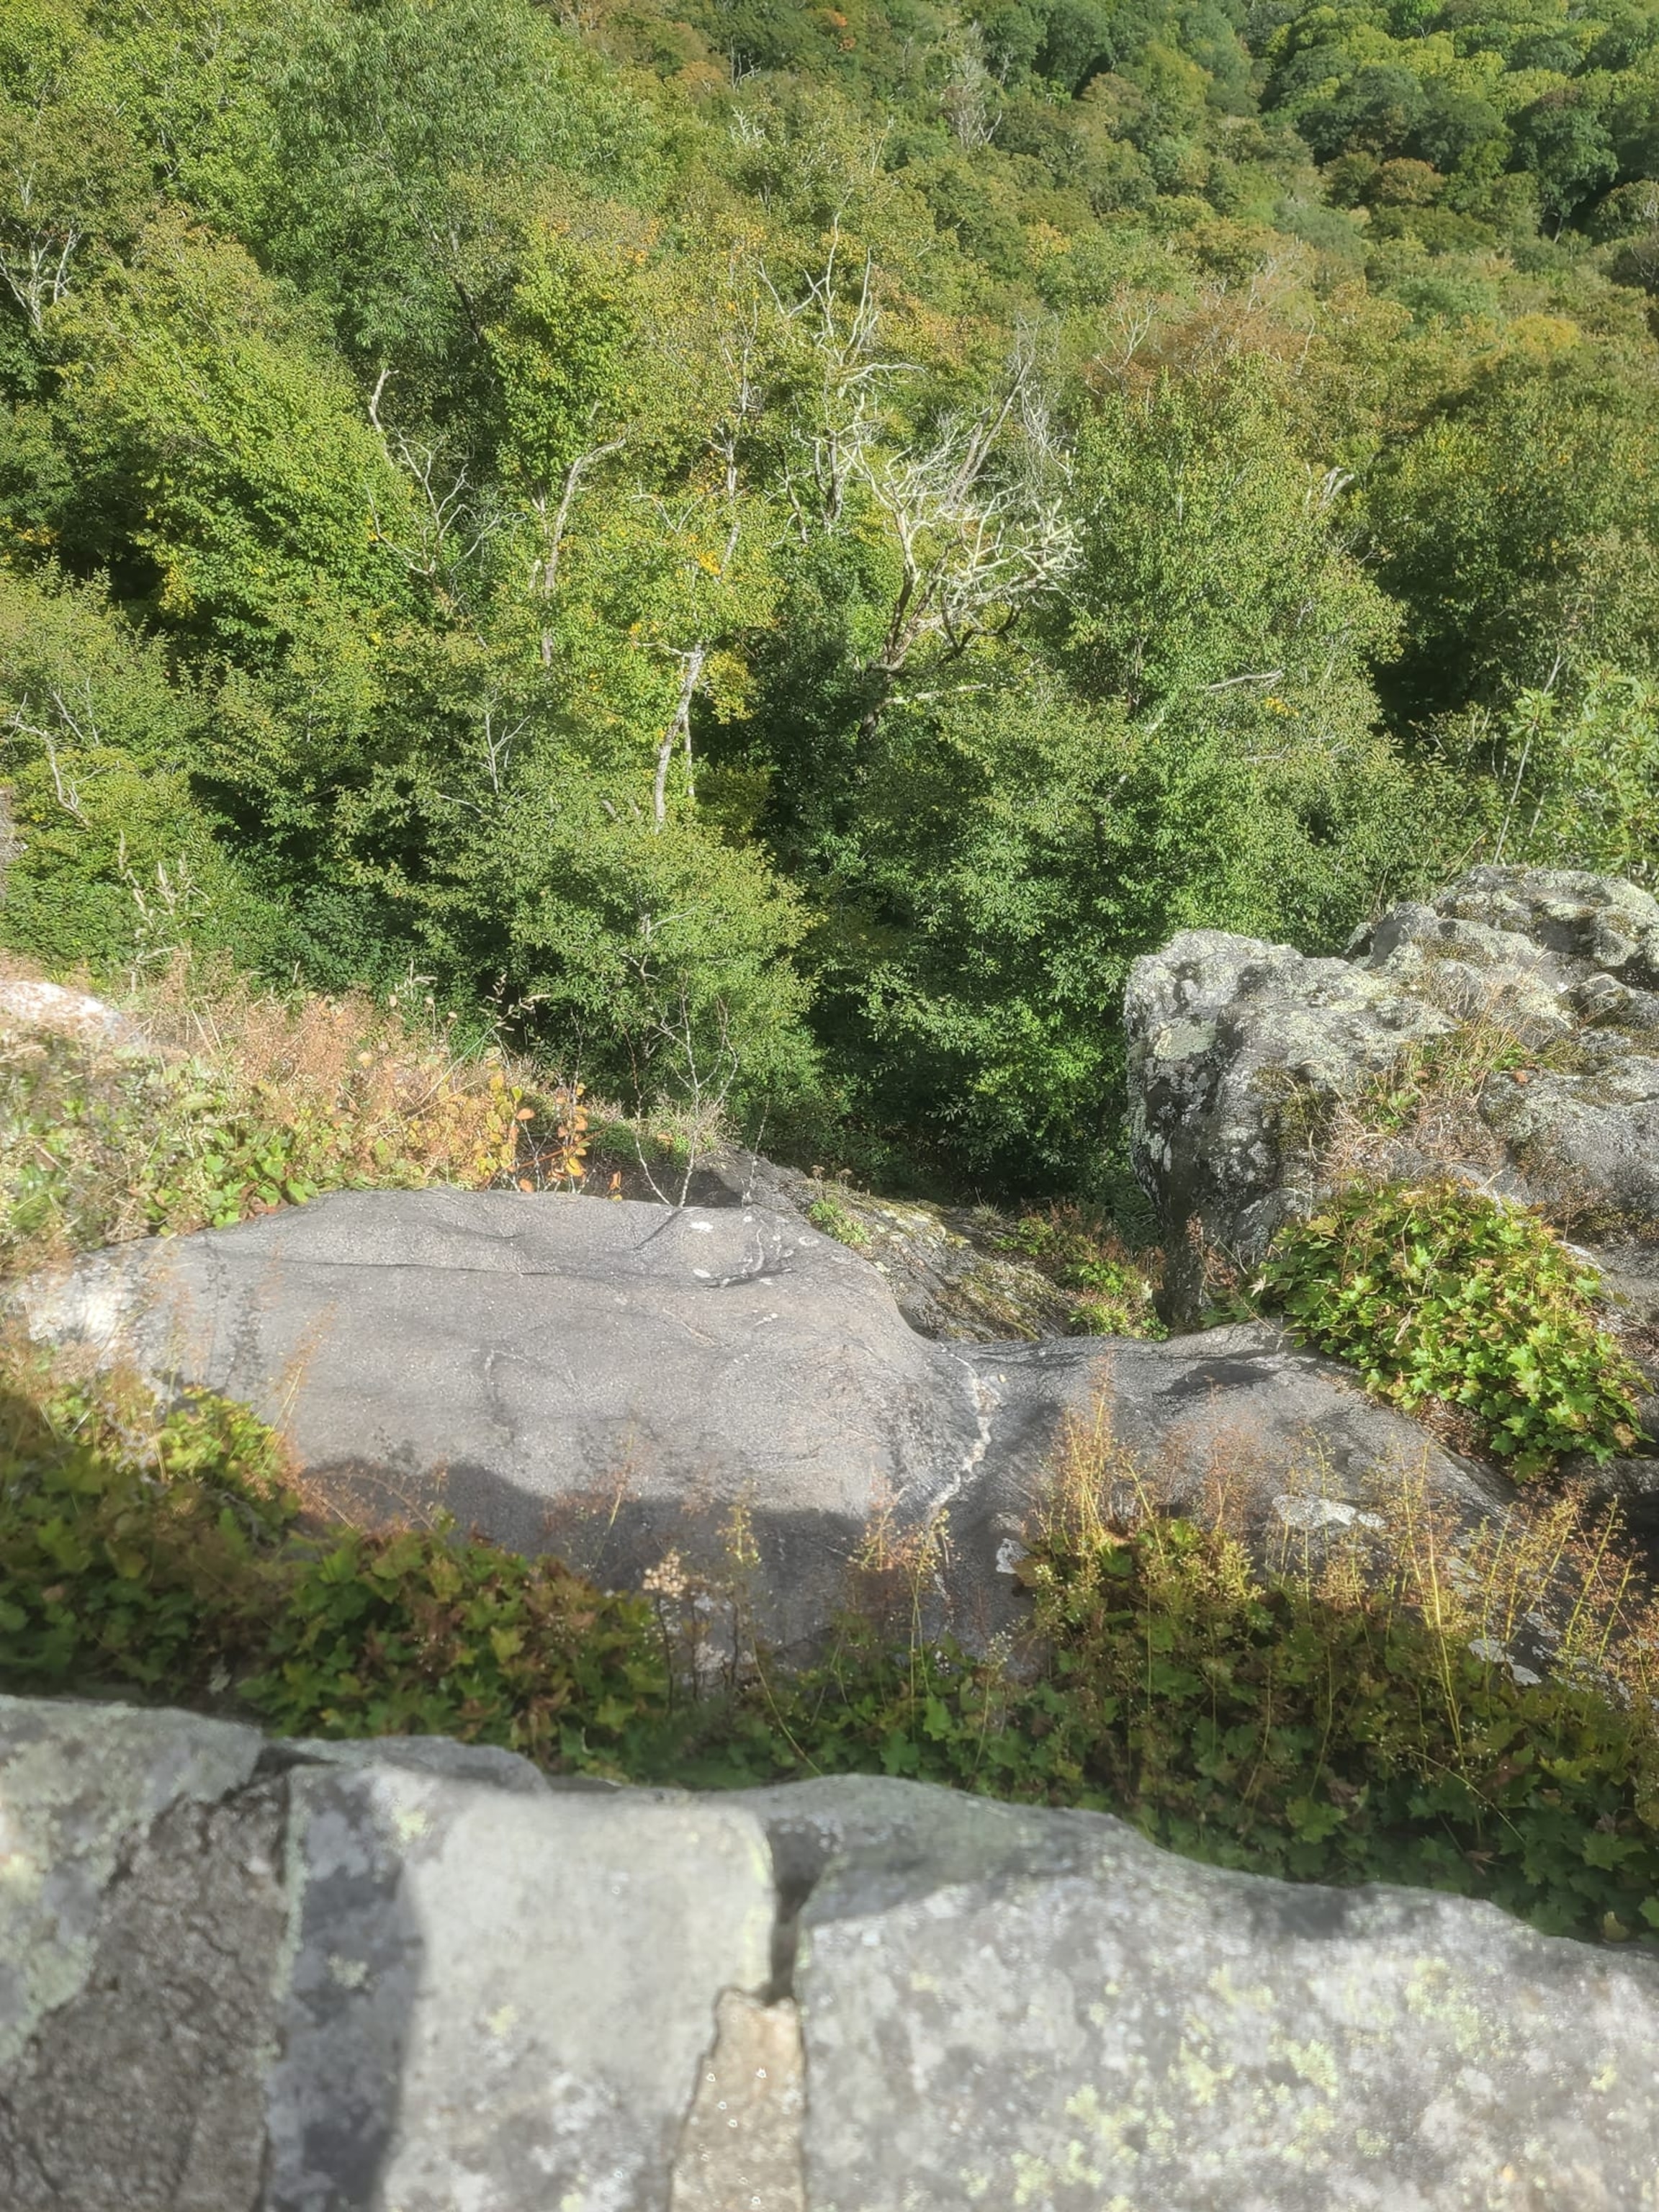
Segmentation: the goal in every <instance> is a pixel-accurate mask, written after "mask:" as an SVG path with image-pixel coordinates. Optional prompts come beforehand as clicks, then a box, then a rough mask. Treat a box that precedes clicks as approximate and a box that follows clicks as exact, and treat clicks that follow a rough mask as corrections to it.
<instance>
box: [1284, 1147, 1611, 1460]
mask: <svg viewBox="0 0 1659 2212" xmlns="http://www.w3.org/2000/svg"><path fill="white" fill-rule="evenodd" d="M1260 1287H1261V1288H1262V1289H1263V1290H1265V1291H1266V1292H1267V1296H1268V1297H1270V1298H1271V1299H1272V1300H1273V1303H1274V1304H1278V1305H1279V1306H1282V1307H1283V1309H1284V1310H1285V1313H1286V1314H1287V1315H1288V1316H1290V1319H1291V1324H1292V1326H1293V1327H1294V1328H1296V1330H1297V1334H1299V1335H1301V1336H1303V1337H1304V1338H1305V1339H1306V1340H1307V1341H1308V1342H1309V1343H1310V1344H1312V1345H1315V1346H1317V1347H1318V1349H1319V1350H1320V1351H1322V1352H1334V1353H1335V1354H1336V1355H1337V1356H1338V1358H1343V1359H1349V1360H1352V1361H1353V1362H1354V1363H1355V1364H1357V1365H1358V1367H1359V1368H1361V1369H1362V1370H1363V1371H1364V1376H1365V1381H1366V1383H1367V1385H1368V1386H1369V1387H1370V1389H1374V1390H1378V1391H1381V1392H1383V1394H1384V1395H1386V1396H1388V1397H1390V1398H1392V1399H1394V1400H1395V1402H1396V1403H1397V1404H1399V1405H1401V1406H1403V1407H1407V1408H1408V1409H1410V1408H1413V1407H1419V1406H1421V1405H1422V1404H1423V1403H1424V1402H1425V1401H1426V1400H1431V1399H1437V1400H1439V1401H1442V1402H1443V1404H1445V1405H1449V1406H1455V1407H1462V1408H1464V1409H1465V1410H1466V1411H1467V1412H1468V1413H1469V1414H1470V1415H1471V1416H1472V1417H1473V1419H1474V1423H1475V1426H1476V1431H1477V1434H1478V1437H1479V1440H1480V1443H1481V1444H1482V1445H1483V1446H1484V1447H1485V1448H1486V1449H1487V1450H1490V1451H1492V1452H1495V1453H1497V1454H1498V1455H1499V1456H1500V1457H1501V1458H1502V1459H1504V1462H1506V1464H1507V1465H1508V1466H1509V1467H1510V1469H1511V1470H1512V1471H1513V1472H1514V1473H1515V1474H1516V1475H1519V1476H1522V1477H1526V1476H1528V1475H1535V1474H1541V1473H1543V1472H1545V1471H1546V1470H1547V1469H1548V1468H1553V1466H1554V1465H1555V1463H1556V1462H1557V1460H1558V1459H1559V1457H1560V1455H1562V1454H1563V1453H1564V1452H1583V1453H1585V1454H1587V1455H1589V1457H1591V1458H1592V1459H1595V1460H1606V1459H1609V1458H1611V1457H1612V1456H1613V1454H1614V1453H1615V1452H1619V1451H1628V1450H1629V1449H1631V1448H1632V1445H1633V1444H1634V1443H1636V1441H1637V1437H1638V1431H1637V1427H1636V1418H1637V1417H1636V1401H1637V1400H1638V1398H1639V1397H1641V1396H1643V1395H1644V1394H1645V1385H1644V1382H1643V1379H1642V1376H1641V1375H1640V1373H1639V1372H1638V1370H1637V1369H1636V1368H1635V1367H1634V1366H1633V1365H1632V1363H1631V1361H1630V1360H1629V1358H1627V1357H1626V1354H1625V1353H1624V1352H1622V1351H1621V1350H1620V1346H1619V1345H1618V1344H1617V1343H1616V1342H1615V1340H1613V1337H1611V1336H1610V1335H1609V1334H1607V1331H1606V1329H1605V1328H1601V1326H1600V1325H1599V1323H1598V1321H1597V1317H1596V1315H1595V1309H1594V1304H1593V1301H1594V1299H1595V1296H1596V1293H1597V1291H1599V1290H1600V1287H1601V1285H1600V1280H1599V1279H1598V1277H1597V1275H1596V1273H1595V1269H1594V1268H1593V1267H1587V1266H1585V1265H1584V1263H1583V1261H1579V1260H1577V1259H1575V1258H1574V1256H1573V1255H1572V1254H1571V1252H1570V1251H1569V1250H1568V1249H1567V1248H1566V1247H1565V1245H1564V1244H1563V1243H1562V1242H1561V1239H1560V1238H1559V1237H1558V1236H1557V1235H1556V1234H1555V1232H1554V1231H1553V1230H1552V1229H1550V1228H1549V1227H1548V1226H1547V1225H1546V1223H1545V1222H1544V1221H1543V1220H1541V1218H1540V1217H1539V1216H1538V1215H1537V1214H1536V1213H1534V1212H1529V1211H1528V1210H1526V1209H1524V1208H1522V1207H1520V1206H1505V1205H1504V1204H1502V1203H1501V1202H1500V1201H1498V1200H1493V1199H1490V1198H1486V1197H1485V1196H1483V1195H1481V1194H1480V1193H1478V1192H1475V1191H1471V1190H1468V1189H1467V1188H1464V1187H1463V1186H1462V1185H1461V1184H1457V1183H1438V1184H1432V1185H1429V1186H1427V1187H1425V1188H1407V1187H1404V1186H1401V1185H1399V1184H1393V1183H1389V1184H1383V1185H1370V1184H1366V1183H1363V1182H1353V1183H1350V1184H1348V1185H1346V1187H1345V1188H1342V1189H1340V1191H1339V1192H1338V1193H1337V1194H1335V1195H1334V1197H1332V1198H1331V1199H1329V1200H1327V1201H1326V1203H1325V1204H1324V1205H1323V1206H1322V1207H1321V1208H1320V1209H1319V1211H1318V1212H1316V1213H1315V1214H1314V1215H1313V1216H1312V1217H1311V1218H1310V1219H1308V1220H1306V1221H1297V1222H1291V1223H1290V1224H1288V1225H1286V1226H1285V1228H1284V1229H1282V1230H1281V1231H1279V1235H1278V1236H1277V1237H1276V1238H1275V1239H1274V1241H1273V1249H1272V1252H1271V1253H1270V1255H1269V1256H1268V1260H1267V1266H1266V1267H1265V1268H1264V1269H1263V1271H1262V1280H1261V1286H1260Z"/></svg>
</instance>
